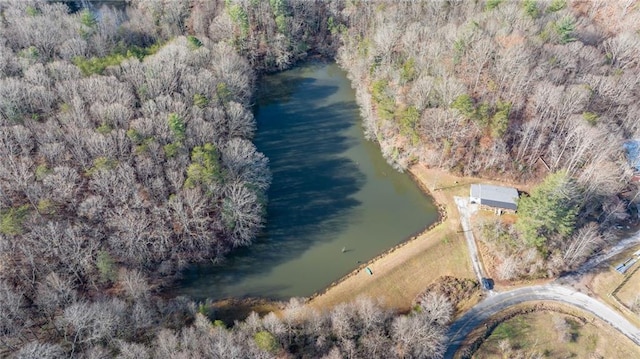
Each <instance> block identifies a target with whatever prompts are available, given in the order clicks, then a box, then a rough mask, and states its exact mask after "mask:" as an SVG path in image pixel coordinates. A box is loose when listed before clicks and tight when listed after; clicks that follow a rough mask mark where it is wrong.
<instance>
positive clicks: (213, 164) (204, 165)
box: [184, 143, 222, 188]
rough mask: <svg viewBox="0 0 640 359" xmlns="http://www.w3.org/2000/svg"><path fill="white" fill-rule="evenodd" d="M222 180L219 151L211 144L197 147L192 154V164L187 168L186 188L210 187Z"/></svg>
mask: <svg viewBox="0 0 640 359" xmlns="http://www.w3.org/2000/svg"><path fill="white" fill-rule="evenodd" d="M221 179H222V171H221V165H220V159H219V154H218V150H217V149H216V147H215V146H214V145H213V144H211V143H205V144H204V145H203V146H196V147H194V148H193V151H192V152H191V164H190V165H189V167H187V179H186V180H185V181H184V186H185V188H193V187H195V186H198V185H200V186H205V187H207V186H210V185H212V184H214V183H216V182H218V181H220V180H221Z"/></svg>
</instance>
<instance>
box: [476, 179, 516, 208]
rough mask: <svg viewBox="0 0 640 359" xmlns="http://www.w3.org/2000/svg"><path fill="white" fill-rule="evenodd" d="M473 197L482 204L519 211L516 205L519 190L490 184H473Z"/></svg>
mask: <svg viewBox="0 0 640 359" xmlns="http://www.w3.org/2000/svg"><path fill="white" fill-rule="evenodd" d="M471 197H475V198H479V199H480V203H481V204H484V205H487V206H491V207H498V208H505V209H512V210H514V211H515V210H516V209H518V204H517V203H516V201H517V199H518V190H517V189H515V188H512V187H502V186H493V185H489V184H479V183H478V184H472V185H471Z"/></svg>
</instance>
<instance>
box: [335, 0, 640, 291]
mask: <svg viewBox="0 0 640 359" xmlns="http://www.w3.org/2000/svg"><path fill="white" fill-rule="evenodd" d="M638 11H639V9H638V6H637V4H636V3H635V2H632V1H626V2H623V1H615V2H597V1H565V0H553V1H535V0H526V1H501V0H491V1H477V2H476V1H446V2H438V1H424V2H420V1H418V2H404V1H403V2H378V3H375V4H370V3H363V2H347V3H346V4H345V7H344V9H343V10H342V11H341V12H340V16H342V17H341V18H340V21H339V23H340V24H345V25H339V26H336V28H335V31H337V32H339V33H340V34H341V35H340V36H341V39H342V41H343V45H342V46H341V47H340V48H339V50H338V53H337V58H338V61H339V62H340V64H342V66H343V67H344V68H345V69H347V70H348V71H349V73H350V78H351V80H352V81H353V84H354V88H355V89H356V91H357V95H358V102H359V105H360V107H361V109H362V115H363V121H364V129H365V133H366V134H367V135H368V136H369V137H370V138H372V139H374V140H376V141H377V142H378V143H380V146H381V149H382V152H383V154H384V155H385V157H386V158H387V159H388V160H389V161H390V162H391V163H393V164H394V165H395V166H396V167H397V168H398V169H405V168H407V167H408V166H410V165H411V164H413V163H416V162H421V163H424V164H427V165H428V166H432V167H439V168H443V169H447V170H449V171H452V172H454V173H458V174H461V175H480V176H486V177H489V178H502V179H506V180H512V181H516V182H521V183H523V182H533V183H536V182H539V181H540V180H542V179H544V180H545V181H544V183H542V184H541V185H540V188H536V189H534V191H532V193H531V196H530V197H528V196H525V197H524V198H522V199H521V200H520V210H519V215H518V217H519V220H518V223H517V224H516V225H513V224H512V223H503V221H501V220H500V219H497V220H489V221H487V222H486V223H481V224H479V227H480V231H481V232H482V233H483V237H484V238H483V239H484V241H485V242H486V244H487V245H488V246H489V247H490V248H492V252H493V253H497V254H496V260H497V261H498V262H501V264H500V267H499V272H500V274H499V276H500V277H501V278H502V279H513V278H517V277H521V276H526V277H546V276H553V275H556V274H557V273H558V272H561V271H563V270H567V269H572V268H575V267H576V266H577V265H579V264H580V263H582V262H583V261H584V259H585V258H586V257H587V256H588V255H590V254H591V253H592V252H593V251H594V250H596V249H598V248H600V247H601V246H602V245H603V244H605V243H606V242H607V241H609V240H614V239H615V238H614V237H613V236H612V235H611V231H610V229H611V227H613V226H615V225H616V224H619V223H625V222H626V221H627V220H628V219H629V208H630V207H631V206H630V205H629V204H630V203H629V201H630V200H634V199H636V197H637V196H636V195H637V192H638V188H637V187H635V185H633V184H630V179H631V177H632V174H633V169H632V168H631V166H630V165H629V162H628V161H627V159H626V157H625V151H624V149H623V145H624V143H625V141H627V140H630V139H636V138H639V137H640V121H638V118H639V116H640V107H639V106H638V101H637V99H638V90H639V80H640V76H639V75H640V67H639V65H640V64H639V62H638V59H639V58H640V37H639V36H638V30H640V27H639V26H638V21H637V19H638V16H639V13H638ZM624 192H626V193H627V194H630V195H628V196H626V197H625V196H623V195H621V194H622V193H624ZM576 228H578V229H579V230H574V229H576Z"/></svg>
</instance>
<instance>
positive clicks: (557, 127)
mask: <svg viewBox="0 0 640 359" xmlns="http://www.w3.org/2000/svg"><path fill="white" fill-rule="evenodd" d="M639 11H640V9H639V8H638V6H637V4H636V3H634V2H615V3H614V4H609V3H605V2H582V1H563V0H554V1H549V2H547V1H535V0H526V1H522V2H515V1H513V2H512V1H496V0H490V1H484V2H483V1H479V2H472V1H447V2H439V1H424V2H405V1H402V2H366V1H362V2H344V1H337V0H336V1H286V0H269V1H253V0H246V1H245V0H242V1H232V0H229V1H221V0H219V1H206V0H175V1H164V0H132V1H131V2H129V3H128V5H127V6H126V7H125V8H124V10H118V9H114V8H104V9H102V10H101V12H100V16H99V17H97V16H95V14H94V13H92V12H90V11H86V10H84V11H79V12H75V13H71V12H70V11H69V9H68V8H67V7H66V5H65V4H63V3H60V2H46V1H39V0H24V1H22V0H14V1H2V2H0V157H2V161H0V249H1V252H0V268H2V271H1V272H0V348H1V349H2V352H1V353H0V355H2V356H9V357H15V358H62V357H78V358H107V357H119V358H148V357H162V358H184V357H189V358H196V357H221V358H226V357H228V358H238V357H246V358H272V357H326V358H338V357H366V358H375V357H380V358H393V357H397V358H408V357H416V358H418V357H420V358H422V357H439V356H441V355H442V349H443V348H442V346H443V343H444V336H443V335H444V334H443V333H444V325H443V323H445V322H446V321H447V320H448V318H449V316H450V315H451V311H452V304H451V303H450V302H449V301H448V300H447V298H446V297H445V296H442V295H436V294H433V293H431V294H429V293H426V294H424V295H420V297H419V305H418V306H417V307H416V308H415V309H416V310H415V311H413V312H411V313H410V314H409V315H406V316H405V315H397V313H396V312H393V311H389V310H387V309H385V308H384V307H381V306H379V305H378V304H377V303H375V302H372V301H369V300H364V299H360V300H358V301H356V302H353V303H350V304H340V305H337V306H335V308H333V309H332V310H331V311H328V312H315V311H313V310H311V309H309V308H308V307H302V306H301V303H300V302H299V301H297V300H292V301H291V303H289V305H288V306H287V308H286V309H284V310H283V312H282V316H281V317H278V316H276V315H275V314H268V315H266V316H265V317H264V318H259V317H258V316H257V315H251V316H249V318H247V320H246V321H243V322H238V323H236V325H235V326H234V327H233V328H231V329H227V328H225V327H224V326H223V325H221V323H217V324H214V325H213V326H212V323H211V322H210V321H209V320H208V319H207V318H206V317H205V315H203V314H211V313H208V311H207V307H206V306H200V307H199V306H197V305H195V304H194V303H191V302H190V301H189V300H188V299H185V298H173V299H169V300H162V299H160V298H158V296H157V295H156V290H157V289H159V288H162V285H163V279H166V278H171V275H173V274H175V273H176V272H177V271H179V269H180V268H183V267H184V266H185V265H186V264H188V263H191V262H194V261H200V260H205V259H207V260H217V259H219V258H220V257H221V256H223V255H224V254H225V253H227V252H228V251H229V250H231V249H233V248H235V247H238V246H244V245H249V244H250V243H251V241H252V240H253V238H254V237H255V234H256V233H257V232H258V231H259V230H260V228H261V226H262V221H263V215H264V213H263V212H264V211H263V208H264V203H265V200H266V198H265V193H266V189H267V187H268V186H269V181H270V176H269V170H268V160H267V159H266V158H265V157H264V156H263V155H262V154H260V153H259V152H257V151H256V149H255V147H254V146H253V144H252V143H251V138H252V136H253V131H254V130H255V123H254V119H253V116H252V114H251V109H250V105H251V99H252V95H253V91H254V83H253V82H254V77H255V74H256V72H266V71H277V70H281V69H285V68H287V67H290V66H292V65H293V64H294V63H295V62H296V61H299V60H303V59H305V58H306V57H308V56H310V55H315V54H320V55H322V56H328V57H332V56H337V58H338V60H339V62H340V63H341V65H342V66H343V67H345V68H346V69H347V70H348V72H349V74H350V77H351V79H352V80H353V85H354V87H356V89H357V96H358V101H359V104H360V106H361V108H362V114H363V121H364V128H365V132H366V134H367V136H369V138H371V139H372V140H376V141H377V142H379V143H380V146H381V150H382V152H383V154H384V155H385V157H386V158H387V159H388V160H389V161H390V162H391V163H393V164H395V166H396V167H397V168H399V169H405V168H408V167H409V166H410V165H412V164H416V163H420V165H419V167H416V168H417V169H416V170H415V171H414V173H415V175H416V176H417V177H418V178H421V180H422V182H423V183H424V184H425V186H426V187H427V188H429V189H430V190H431V192H432V194H433V195H434V197H435V199H436V200H437V201H438V202H439V203H442V204H443V205H444V206H446V208H447V212H448V213H449V217H448V218H447V222H445V223H443V224H441V225H440V226H438V227H437V228H436V229H434V230H433V231H431V232H429V233H427V234H424V235H423V236H421V237H420V238H419V239H417V240H415V241H412V242H411V243H409V244H407V245H406V246H405V247H403V248H402V250H399V251H396V252H394V253H393V254H391V255H390V256H388V257H385V258H383V259H382V260H380V261H377V262H375V263H373V264H371V265H372V266H374V268H373V269H374V271H375V273H376V274H375V275H374V278H368V279H373V280H369V281H361V280H360V278H359V277H358V276H354V277H351V278H349V279H347V280H346V281H345V282H343V284H341V285H340V286H338V287H336V288H333V289H332V290H330V291H329V292H328V293H327V294H325V295H324V296H321V297H318V298H317V299H316V301H317V303H318V304H317V305H318V306H319V307H323V308H326V307H329V306H333V305H334V304H337V303H342V302H345V301H346V300H347V299H349V298H353V297H354V295H357V294H359V293H366V294H369V295H374V296H378V297H380V298H384V299H385V300H386V301H387V302H388V303H386V304H385V305H387V306H391V307H393V308H400V309H403V310H407V309H408V308H409V307H410V306H411V303H413V301H414V300H415V299H416V298H417V297H418V295H419V294H420V293H421V292H422V291H423V290H424V289H425V288H426V287H428V285H429V284H432V283H434V281H436V280H437V279H438V277H439V276H441V275H450V276H453V277H456V278H462V279H464V278H469V277H471V273H470V270H469V267H470V266H468V256H467V255H466V249H465V247H464V244H463V241H462V237H461V236H460V235H459V234H458V233H456V231H457V228H458V227H459V224H458V223H457V219H456V217H457V216H455V215H454V213H456V209H455V205H454V204H453V203H452V201H451V196H452V195H454V194H458V195H465V194H466V191H467V187H466V186H463V184H466V183H468V182H464V181H461V180H462V179H459V178H455V177H452V176H449V175H447V174H446V173H445V172H438V171H439V170H447V171H452V172H454V173H458V174H464V175H484V176H493V177H494V178H497V177H500V178H507V179H516V178H517V179H519V180H521V181H522V180H524V181H537V180H539V179H541V178H542V177H547V178H549V176H547V173H546V169H545V167H544V166H542V165H541V163H542V162H544V163H545V166H549V168H550V171H551V172H557V171H560V172H559V173H562V174H563V175H562V176H563V177H562V178H561V180H560V181H556V182H553V183H555V184H558V183H559V185H557V186H551V185H547V187H546V192H545V191H541V192H542V195H541V198H546V199H549V198H551V199H553V200H555V201H558V200H560V201H561V202H562V200H567V201H566V202H567V203H570V204H571V206H570V207H568V208H566V211H565V212H566V213H565V214H569V215H570V216H567V217H566V218H564V217H563V221H561V222H558V223H559V224H562V226H557V227H558V228H560V229H562V230H559V229H554V228H544V227H535V226H534V227H521V228H519V229H518V230H519V231H520V232H523V233H529V235H526V236H524V237H522V238H524V240H523V243H526V242H527V241H531V242H532V243H529V247H526V246H525V247H523V248H526V249H527V251H529V252H531V248H534V247H535V249H533V251H534V252H536V253H533V252H531V253H533V254H536V255H537V257H536V256H535V255H533V254H532V255H531V263H532V266H529V268H533V271H529V272H528V273H526V274H531V273H533V274H536V275H537V274H539V273H551V274H553V273H555V271H557V270H560V269H562V268H570V267H572V266H575V265H576V264H577V263H579V262H580V261H581V260H583V259H584V258H585V257H586V256H587V255H589V253H590V252H591V251H592V250H593V249H594V248H596V247H597V246H598V244H599V243H600V242H601V241H599V239H600V238H604V239H606V238H607V237H606V236H602V233H604V231H605V229H606V228H608V227H610V226H611V225H614V224H616V223H618V222H620V221H624V220H626V219H628V213H627V211H626V208H627V207H628V206H626V204H627V202H626V199H625V198H623V197H622V196H621V195H620V193H621V192H622V191H623V190H625V189H630V190H635V189H634V188H629V187H628V186H627V178H628V177H629V173H630V168H629V165H628V163H627V162H626V161H625V159H624V156H623V154H622V151H621V144H622V141H624V140H625V139H628V138H633V137H639V136H640V133H639V132H638V131H639V127H638V126H639V125H638V124H639V123H640V122H638V120H637V119H638V116H640V102H639V101H637V93H638V90H639V89H638V86H639V81H640V76H638V75H639V74H638V72H639V71H638V69H639V66H640V63H639V62H638V58H640V53H639V51H640V39H639V38H638V36H637V32H636V30H637V24H638V23H640V22H639V21H637V19H638V18H639V15H638V14H639ZM609 19H615V21H613V22H615V23H616V24H618V25H613V26H612V25H611V23H612V21H609ZM623 24H626V25H629V26H631V27H629V26H626V25H625V26H623ZM634 24H635V25H634ZM616 26H617V27H616ZM633 26H636V27H635V28H634V27H633ZM543 160H544V161H543ZM425 165H426V166H428V167H431V168H436V170H430V171H432V172H428V171H427V170H425V169H424V168H423V167H421V166H425ZM551 178H552V179H554V178H555V177H551ZM459 180H460V181H461V182H460V183H458V182H456V181H459ZM452 182H453V184H451V183H452ZM569 184H570V186H569ZM568 188H571V191H568V190H567V189H568ZM436 189H437V190H436ZM549 189H551V190H549ZM549 193H551V194H553V196H550V195H548V194H549ZM629 193H632V195H633V193H635V192H633V191H630V192H629ZM556 195H557V196H556ZM554 196H555V197H554ZM532 198H536V197H535V196H532ZM532 201H533V200H532ZM532 203H535V202H532ZM546 203H547V204H548V203H551V204H552V205H553V204H554V203H557V202H554V201H547V202H546ZM525 207H526V206H525ZM574 212H575V213H574ZM574 214H575V216H576V218H573V215H574ZM564 219H566V221H565V220H564ZM574 220H575V222H573V221H574ZM589 222H593V223H597V224H592V225H589V226H585V224H587V223H589ZM574 223H577V225H578V227H580V228H581V229H580V230H578V231H576V232H575V233H574V231H573V224H574ZM594 226H595V227H594ZM532 228H533V229H532ZM498 237H500V236H498ZM547 237H549V238H547ZM547 239H549V242H546V241H547ZM527 251H524V252H522V253H519V254H516V253H509V255H510V256H512V257H513V258H512V261H513V260H518V259H521V258H522V257H521V255H522V254H523V253H524V254H526V253H527ZM518 256H520V257H518ZM540 260H542V261H543V262H542V263H539V262H540ZM563 265H564V266H565V267H563ZM552 266H554V267H552ZM503 272H505V278H506V277H508V275H507V274H508V273H507V271H503ZM340 288H343V289H340ZM340 290H342V292H340ZM336 291H337V292H336ZM332 293H337V294H335V295H333V294H332ZM323 300H324V302H322V301H323ZM463 305H464V304H463Z"/></svg>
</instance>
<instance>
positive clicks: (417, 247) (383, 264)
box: [306, 163, 475, 311]
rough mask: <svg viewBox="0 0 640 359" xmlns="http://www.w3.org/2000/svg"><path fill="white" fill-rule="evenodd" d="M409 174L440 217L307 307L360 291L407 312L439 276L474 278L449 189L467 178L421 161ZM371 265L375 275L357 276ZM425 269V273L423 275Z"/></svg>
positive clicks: (317, 295) (457, 187) (344, 299)
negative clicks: (431, 201)
mask: <svg viewBox="0 0 640 359" xmlns="http://www.w3.org/2000/svg"><path fill="white" fill-rule="evenodd" d="M407 172H408V174H409V175H410V177H411V178H412V180H413V181H414V183H416V184H417V185H418V186H419V188H420V190H421V191H422V192H423V193H424V194H425V195H427V196H429V197H431V198H432V200H433V202H434V205H435V206H436V208H437V210H438V215H439V218H438V220H437V221H436V222H434V223H433V224H431V225H429V226H428V227H426V228H425V229H424V230H423V231H421V232H419V233H417V234H415V235H413V236H411V237H409V238H408V239H407V240H405V241H403V242H401V243H399V244H397V245H395V246H393V247H392V248H389V249H388V250H386V251H384V252H383V253H381V254H379V255H377V256H376V257H374V258H372V259H371V260H369V261H367V262H366V263H363V264H362V265H360V266H359V267H358V268H356V269H354V270H353V271H351V272H350V273H348V274H346V275H345V276H343V277H341V278H340V279H338V280H336V281H334V282H333V283H331V284H330V285H329V286H327V287H326V288H324V289H322V290H319V291H318V292H316V293H314V294H313V295H311V296H309V297H307V298H306V303H307V305H309V306H311V307H315V308H317V309H327V308H330V307H332V306H334V305H336V304H339V303H342V302H347V301H351V300H354V299H356V298H357V297H358V296H361V295H364V296H369V297H374V298H375V297H379V294H382V297H383V298H380V299H382V300H383V302H384V303H383V304H384V305H385V306H387V307H390V308H393V309H395V310H398V311H406V310H408V309H409V308H410V307H411V303H412V302H413V300H414V299H415V297H416V296H417V295H419V294H420V293H421V292H422V291H423V290H424V288H426V287H427V286H428V285H429V284H431V283H433V282H435V281H436V280H437V279H438V278H440V277H443V276H453V277H457V278H475V277H474V276H473V273H472V272H471V271H470V268H471V267H470V263H466V261H468V254H467V248H466V245H464V243H463V241H458V240H456V239H457V238H456V237H457V236H458V235H459V234H458V233H456V232H457V231H456V228H457V227H458V226H459V223H458V222H459V221H458V220H457V219H456V216H455V203H453V199H452V197H451V196H450V195H449V193H448V192H452V191H459V190H460V189H461V188H463V187H466V186H467V185H468V183H469V181H463V178H461V177H457V176H455V175H452V174H450V173H448V172H446V171H443V170H439V169H431V168H428V167H427V166H426V165H425V164H422V163H418V164H415V165H413V166H411V167H410V168H409V169H408V170H407ZM430 184H433V185H432V186H431V185H430ZM465 191H466V189H465ZM444 192H447V193H444ZM449 197H451V198H449ZM451 237H453V238H451ZM448 253H453V255H451V258H446V257H447V256H446V254H448ZM431 262H436V263H435V267H431V268H429V265H431V266H433V265H434V263H431ZM467 264H468V265H467ZM367 267H370V268H371V269H372V271H373V273H374V274H373V275H370V276H368V277H367V278H368V280H367V279H364V280H359V278H358V275H359V274H361V273H363V272H364V269H366V268H367ZM428 269H431V270H428ZM421 271H425V272H426V273H424V275H423V274H422V273H420V272H421ZM362 282H368V283H369V284H362ZM402 282H404V283H402ZM371 283H372V284H371ZM381 288H387V289H389V292H395V294H398V295H399V296H401V297H402V298H400V299H398V298H397V296H390V295H389V293H388V292H385V291H384V290H383V291H382V292H381V293H376V292H380V290H381Z"/></svg>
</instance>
